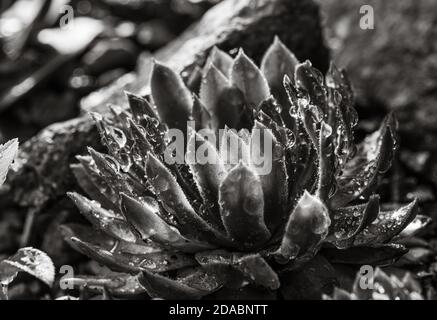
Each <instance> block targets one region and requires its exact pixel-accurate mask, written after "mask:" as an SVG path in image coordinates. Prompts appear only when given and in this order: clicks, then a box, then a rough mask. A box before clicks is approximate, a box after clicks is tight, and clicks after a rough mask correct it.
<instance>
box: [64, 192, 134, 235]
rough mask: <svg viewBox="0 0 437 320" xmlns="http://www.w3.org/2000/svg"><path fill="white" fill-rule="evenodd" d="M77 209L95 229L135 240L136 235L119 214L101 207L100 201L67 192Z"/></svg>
mask: <svg viewBox="0 0 437 320" xmlns="http://www.w3.org/2000/svg"><path fill="white" fill-rule="evenodd" d="M68 196H69V197H70V198H71V200H73V201H74V203H75V205H76V206H77V208H78V209H79V211H80V212H81V213H82V214H83V215H84V216H85V218H87V219H88V221H89V222H91V224H93V225H94V226H95V227H96V228H97V229H99V230H102V231H104V232H106V233H108V234H109V235H111V236H113V237H116V238H118V239H120V240H124V241H127V242H136V241H137V237H136V236H135V234H134V233H133V232H132V230H131V228H130V226H129V224H128V223H127V222H126V220H124V219H123V218H122V217H121V216H120V215H117V214H115V213H114V212H112V211H110V210H107V209H104V208H102V206H101V205H100V203H98V202H96V201H92V200H89V199H87V198H85V197H83V196H81V195H79V194H77V193H68Z"/></svg>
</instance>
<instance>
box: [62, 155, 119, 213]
mask: <svg viewBox="0 0 437 320" xmlns="http://www.w3.org/2000/svg"><path fill="white" fill-rule="evenodd" d="M70 169H71V171H72V172H73V174H74V176H75V178H76V181H77V183H78V184H79V186H80V187H81V188H82V189H83V190H84V191H85V192H86V194H87V195H88V196H89V197H91V198H92V199H94V200H96V201H98V202H99V203H100V204H101V205H102V206H103V207H104V208H106V209H112V210H113V209H115V206H114V204H113V203H112V202H111V201H110V200H108V198H107V197H106V196H105V195H104V194H102V192H101V191H100V188H99V187H97V186H96V184H95V183H94V181H93V179H92V177H91V176H90V175H89V174H88V172H87V170H86V169H85V168H84V166H83V165H82V164H80V163H79V164H72V165H71V166H70Z"/></svg>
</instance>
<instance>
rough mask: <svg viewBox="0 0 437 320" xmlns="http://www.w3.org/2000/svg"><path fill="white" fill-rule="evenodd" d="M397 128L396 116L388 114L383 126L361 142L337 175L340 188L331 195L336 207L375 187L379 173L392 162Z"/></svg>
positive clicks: (385, 169) (363, 194) (366, 193)
mask: <svg viewBox="0 0 437 320" xmlns="http://www.w3.org/2000/svg"><path fill="white" fill-rule="evenodd" d="M395 128H396V120H395V119H394V116H393V115H392V114H391V115H388V116H387V117H386V119H385V120H384V122H383V124H382V125H381V128H380V129H379V130H378V131H377V132H375V133H373V134H372V135H370V136H368V137H367V138H366V139H365V140H364V141H363V142H362V143H361V144H360V145H358V151H357V154H356V156H355V157H354V158H352V159H351V160H350V161H348V162H347V163H346V164H345V166H344V167H343V168H342V175H341V176H340V177H338V178H337V182H338V190H337V192H336V194H335V195H334V196H333V198H332V199H331V205H332V206H333V207H341V206H344V205H346V204H347V203H349V202H350V201H352V200H354V199H358V197H360V196H367V195H368V194H369V193H371V192H372V191H373V189H374V187H375V185H376V184H377V179H378V177H379V175H381V174H383V173H385V172H387V170H388V169H389V168H390V166H391V161H392V158H393V155H394V151H395V148H396V136H395V132H394V130H395Z"/></svg>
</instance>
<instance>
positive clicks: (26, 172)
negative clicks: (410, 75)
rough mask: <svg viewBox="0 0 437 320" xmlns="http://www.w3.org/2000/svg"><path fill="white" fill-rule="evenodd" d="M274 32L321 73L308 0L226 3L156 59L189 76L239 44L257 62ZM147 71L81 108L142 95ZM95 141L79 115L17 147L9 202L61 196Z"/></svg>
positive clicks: (322, 53) (32, 204) (40, 202)
mask: <svg viewBox="0 0 437 320" xmlns="http://www.w3.org/2000/svg"><path fill="white" fill-rule="evenodd" d="M276 34H277V35H279V36H280V38H281V39H282V41H283V42H284V43H285V44H286V45H288V46H289V47H290V48H291V49H292V50H293V51H294V52H295V53H296V55H297V57H298V58H300V59H306V58H309V59H311V60H312V61H313V63H314V65H316V66H318V67H320V68H321V69H326V67H327V64H328V52H327V49H326V48H325V47H324V44H323V41H322V35H321V29H320V25H319V15H318V7H317V5H316V4H315V3H314V2H313V1H312V0H275V1H272V0H256V1H255V0H226V1H224V2H222V3H220V4H219V5H217V6H216V7H214V8H212V9H211V10H210V11H209V12H207V13H206V14H205V16H204V18H202V20H201V21H200V22H199V23H198V24H197V25H195V26H193V27H192V28H190V29H189V30H188V31H187V32H186V33H184V34H183V35H182V36H181V37H180V38H179V39H177V40H175V41H174V42H173V43H172V44H170V45H169V46H168V47H166V48H164V49H163V50H161V51H159V52H158V53H157V55H156V57H157V59H158V60H161V61H164V62H166V63H167V64H169V65H170V66H172V67H173V68H175V70H177V71H180V72H182V74H183V75H185V76H189V74H190V72H191V70H193V68H194V67H195V65H196V64H200V63H203V60H204V59H205V57H206V55H207V53H208V51H209V50H210V49H211V48H212V47H213V46H214V45H218V46H220V47H221V48H223V49H226V50H230V49H233V48H237V47H240V46H242V47H243V48H244V49H245V50H246V52H247V53H248V54H249V55H251V56H253V57H254V58H255V59H256V60H258V62H259V59H260V57H261V56H262V54H263V53H264V51H265V50H266V48H267V47H268V46H269V45H270V44H271V42H272V40H273V38H274V36H275V35H276ZM308 35H311V36H308ZM149 71H150V63H145V64H143V65H142V67H140V68H139V70H138V72H137V75H135V74H129V75H126V76H124V77H122V78H121V79H119V81H117V83H115V84H114V85H112V86H110V87H109V88H106V89H105V90H102V91H100V92H98V93H95V94H93V95H92V96H90V97H89V98H87V99H86V100H85V101H84V103H83V109H84V110H100V111H101V112H102V113H105V112H106V111H107V108H106V105H107V104H108V103H111V104H116V105H121V106H122V105H125V104H126V98H125V96H124V93H123V90H128V91H131V92H134V93H141V94H144V93H146V92H147V91H148V82H149V81H148V76H149V73H150V72H149ZM98 140H99V139H98V137H97V133H96V130H95V127H94V124H93V123H92V121H91V120H90V118H89V117H88V116H82V117H80V118H77V119H73V120H70V121H67V122H64V123H59V124H55V125H52V126H50V127H48V128H47V129H45V130H43V131H42V132H41V133H40V134H39V135H37V136H36V137H34V138H33V139H31V140H30V141H28V142H26V143H25V144H23V145H22V147H21V152H20V154H19V157H18V165H17V170H16V172H14V173H12V174H10V175H9V180H8V183H9V185H10V186H11V187H12V192H11V194H12V195H13V197H14V200H15V202H16V203H17V204H19V205H21V206H24V207H27V208H34V209H37V210H38V209H41V208H43V207H44V206H45V205H47V204H48V203H49V201H50V200H55V199H57V198H59V197H61V196H63V195H64V194H65V192H66V191H68V190H71V189H72V187H73V186H74V179H73V177H72V174H71V172H70V169H69V164H70V163H72V162H73V161H74V156H75V155H77V154H80V153H81V152H83V151H84V149H85V146H87V145H90V146H94V147H98Z"/></svg>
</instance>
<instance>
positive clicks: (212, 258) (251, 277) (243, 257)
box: [196, 250, 279, 290]
mask: <svg viewBox="0 0 437 320" xmlns="http://www.w3.org/2000/svg"><path fill="white" fill-rule="evenodd" d="M196 260H197V261H198V262H199V264H200V265H201V266H202V267H203V268H205V269H206V270H208V271H209V272H212V273H214V274H216V275H217V277H219V278H220V279H221V280H222V281H223V282H226V286H227V287H233V288H239V287H242V286H244V285H245V284H247V281H250V282H251V283H253V284H255V285H259V286H263V287H266V288H268V289H271V290H276V289H278V288H279V279H278V276H277V274H276V273H275V271H274V270H273V269H272V268H271V267H270V266H269V264H268V263H267V262H266V261H265V260H264V258H262V257H261V256H260V255H259V254H241V253H230V252H227V251H224V250H216V251H207V252H201V253H197V254H196ZM229 268H231V269H229Z"/></svg>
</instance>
